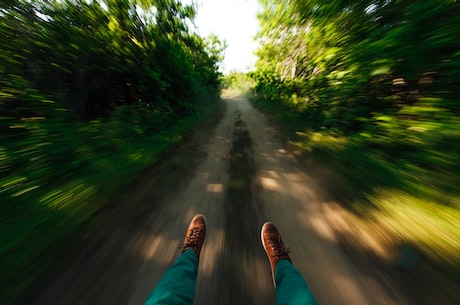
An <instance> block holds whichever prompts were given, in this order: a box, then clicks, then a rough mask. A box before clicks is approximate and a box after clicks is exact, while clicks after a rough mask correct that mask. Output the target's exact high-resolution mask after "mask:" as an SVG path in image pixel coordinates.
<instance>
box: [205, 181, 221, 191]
mask: <svg viewBox="0 0 460 305" xmlns="http://www.w3.org/2000/svg"><path fill="white" fill-rule="evenodd" d="M206 190H207V191H208V192H210V193H222V192H223V191H224V185H223V184H222V183H208V185H207V186H206Z"/></svg>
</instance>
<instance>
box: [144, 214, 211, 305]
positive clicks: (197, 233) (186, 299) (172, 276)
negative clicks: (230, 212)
mask: <svg viewBox="0 0 460 305" xmlns="http://www.w3.org/2000/svg"><path fill="white" fill-rule="evenodd" d="M205 237H206V219H205V217H204V216H203V215H201V214H198V215H196V216H195V217H194V218H193V219H192V221H191V222H190V225H189V227H188V229H187V233H186V234H185V239H184V244H183V246H182V255H181V256H179V257H178V258H177V260H176V262H175V263H174V265H172V266H171V267H170V268H169V269H168V270H167V271H166V273H165V274H164V275H163V277H162V278H161V279H160V282H159V283H158V284H157V285H156V287H155V288H154V289H153V291H152V293H151V294H150V295H149V297H148V298H147V301H146V302H145V305H160V304H162V305H163V304H164V305H166V304H168V305H169V304H171V305H179V304H180V305H192V304H193V300H194V298H195V286H196V276H197V274H198V262H199V260H200V253H201V247H202V246H203V243H204V239H205Z"/></svg>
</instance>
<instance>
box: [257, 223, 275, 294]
mask: <svg viewBox="0 0 460 305" xmlns="http://www.w3.org/2000/svg"><path fill="white" fill-rule="evenodd" d="M269 224H271V225H273V223H271V222H266V223H264V225H263V226H262V229H261V230H260V239H261V240H262V246H263V247H264V251H265V254H266V255H267V258H268V263H269V264H270V269H271V270H272V281H273V285H274V286H275V288H276V282H275V269H274V268H273V266H272V263H271V260H270V256H269V255H268V252H267V245H266V244H265V239H264V231H265V230H264V228H265V226H266V225H269Z"/></svg>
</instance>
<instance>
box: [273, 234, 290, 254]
mask: <svg viewBox="0 0 460 305" xmlns="http://www.w3.org/2000/svg"><path fill="white" fill-rule="evenodd" d="M269 242H270V247H271V248H272V249H273V252H274V253H275V254H274V256H275V257H286V256H289V249H285V248H284V247H283V246H282V242H281V237H280V236H277V238H270V239H269Z"/></svg>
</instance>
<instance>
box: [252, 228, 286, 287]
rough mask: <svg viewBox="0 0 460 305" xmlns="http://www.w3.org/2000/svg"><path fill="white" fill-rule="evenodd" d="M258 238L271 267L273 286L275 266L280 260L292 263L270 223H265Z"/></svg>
mask: <svg viewBox="0 0 460 305" xmlns="http://www.w3.org/2000/svg"><path fill="white" fill-rule="evenodd" d="M260 237H261V239H262V245H263V246H264V249H265V252H266V253H267V256H268V260H269V261H270V265H271V267H272V278H273V284H275V287H276V283H275V270H276V264H278V262H279V261H280V260H282V259H287V260H288V261H290V262H291V263H292V260H291V258H290V257H289V252H288V250H287V249H286V247H285V246H284V243H283V240H282V239H281V235H280V233H279V232H278V229H277V228H276V227H275V225H274V224H272V223H271V222H266V223H265V224H264V225H263V226H262V230H261V232H260Z"/></svg>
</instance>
